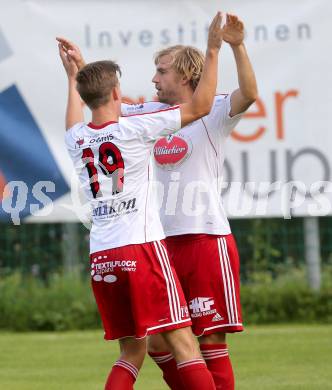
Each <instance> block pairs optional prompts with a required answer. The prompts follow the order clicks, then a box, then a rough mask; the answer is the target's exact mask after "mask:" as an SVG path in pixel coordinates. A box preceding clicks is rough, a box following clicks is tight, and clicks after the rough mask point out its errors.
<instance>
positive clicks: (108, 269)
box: [91, 256, 137, 283]
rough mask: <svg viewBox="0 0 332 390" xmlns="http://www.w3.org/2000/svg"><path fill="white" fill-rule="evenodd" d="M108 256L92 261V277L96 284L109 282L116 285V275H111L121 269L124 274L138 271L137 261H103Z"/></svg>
mask: <svg viewBox="0 0 332 390" xmlns="http://www.w3.org/2000/svg"><path fill="white" fill-rule="evenodd" d="M104 257H105V258H107V256H98V257H95V258H94V259H93V260H92V263H91V276H92V279H93V280H94V281H95V282H101V281H104V282H107V283H114V282H116V281H117V279H118V278H117V276H116V275H110V274H111V273H112V272H115V271H116V269H119V268H120V270H121V271H122V272H135V271H136V263H137V261H136V260H110V261H101V262H100V260H101V259H103V258H104Z"/></svg>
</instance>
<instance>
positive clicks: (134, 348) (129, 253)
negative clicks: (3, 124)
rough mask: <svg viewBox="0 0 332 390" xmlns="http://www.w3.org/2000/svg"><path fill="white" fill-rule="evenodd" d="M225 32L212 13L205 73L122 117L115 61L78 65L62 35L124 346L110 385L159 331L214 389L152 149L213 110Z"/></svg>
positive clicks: (99, 270) (102, 280) (111, 314)
mask: <svg viewBox="0 0 332 390" xmlns="http://www.w3.org/2000/svg"><path fill="white" fill-rule="evenodd" d="M222 36H223V30H222V28H221V14H220V13H218V14H217V15H216V16H215V18H214V19H213V21H212V23H211V25H210V29H209V36H208V44H207V51H206V60H205V65H204V67H203V72H202V75H201V79H200V82H199V84H198V86H197V88H196V90H195V92H194V93H193V95H192V97H191V98H190V99H188V100H187V101H186V102H183V103H181V104H180V105H175V106H172V107H169V108H166V109H163V110H159V111H156V112H154V113H151V114H141V115H132V116H129V117H126V118H120V114H121V90H120V86H119V82H118V74H120V68H119V67H118V65H117V64H115V63H114V62H112V61H98V62H94V63H91V64H88V65H86V66H84V67H83V68H82V69H81V70H80V71H78V68H77V65H76V64H75V61H74V59H73V58H74V55H73V54H75V53H73V52H72V51H70V50H68V46H67V45H66V44H65V42H63V41H61V39H59V41H60V44H59V51H60V56H61V59H62V62H63V65H64V68H65V70H66V73H67V76H68V85H69V92H68V103H67V112H66V129H67V133H66V146H67V149H68V151H69V154H70V157H71V159H72V160H73V163H74V166H75V168H76V170H77V174H78V176H79V179H80V182H81V184H82V186H83V189H84V192H85V195H86V197H87V199H88V200H89V202H90V204H91V207H92V228H91V232H90V264H91V276H92V287H93V291H94V294H95V298H96V301H97V305H98V308H99V311H100V314H101V317H102V321H103V326H104V329H105V339H107V340H112V339H118V340H119V343H120V350H121V357H120V359H119V360H118V361H117V362H116V363H115V364H114V366H113V368H112V370H111V372H110V375H109V377H108V379H107V383H106V387H105V388H106V389H115V390H126V389H132V388H133V383H134V381H135V379H136V376H137V373H138V370H139V369H140V367H141V365H142V363H143V359H144V356H145V349H146V345H145V339H144V338H145V336H147V335H151V334H156V333H161V332H162V339H163V340H164V341H165V342H166V344H167V346H168V348H169V349H170V350H171V352H172V356H174V358H175V360H176V362H177V370H178V374H179V376H180V378H181V384H182V385H183V387H184V388H186V389H193V390H195V389H197V390H201V389H207V390H208V389H215V385H214V382H213V379H212V376H211V374H210V373H209V371H208V370H207V368H206V365H205V363H204V361H203V360H202V359H201V355H200V352H199V349H198V347H197V346H196V343H195V340H194V338H193V336H192V333H191V329H190V324H191V321H190V317H189V313H188V309H187V306H186V302H185V298H184V295H183V292H182V290H181V287H180V285H179V282H178V279H177V276H176V274H175V272H174V270H173V267H172V265H171V264H170V261H169V259H168V254H167V250H166V247H165V245H164V242H163V238H164V237H165V236H164V232H163V229H162V226H161V223H160V220H159V215H158V209H157V207H155V205H154V200H153V195H152V194H150V180H149V157H150V153H151V152H152V149H153V145H154V143H155V141H156V140H157V139H158V138H160V137H161V136H167V135H170V134H172V133H174V132H176V131H177V130H179V129H180V128H181V127H184V126H186V125H188V124H190V123H191V122H193V121H195V120H197V119H199V118H201V117H203V116H204V115H207V114H208V112H209V111H210V110H211V107H212V103H213V98H214V93H215V89H216V83H217V66H218V52H219V50H220V46H221V41H222ZM76 84H77V89H76ZM77 91H78V92H79V94H78V92H77ZM80 97H81V98H82V99H83V101H84V102H85V103H86V104H87V105H88V106H89V108H90V109H91V111H92V122H91V123H89V124H84V123H83V112H82V106H81V100H80Z"/></svg>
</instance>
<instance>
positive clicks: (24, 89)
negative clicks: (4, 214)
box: [0, 0, 332, 222]
mask: <svg viewBox="0 0 332 390" xmlns="http://www.w3.org/2000/svg"><path fill="white" fill-rule="evenodd" d="M0 7H1V8H0V28H1V32H2V34H3V36H4V37H5V39H6V41H7V43H8V44H9V46H10V49H11V51H12V53H11V55H8V57H6V58H4V59H2V60H1V62H0V91H2V90H4V89H5V88H8V87H9V86H10V85H12V84H16V86H17V87H18V89H19V91H20V92H21V94H22V96H23V97H24V99H25V101H26V103H27V105H28V106H29V109H30V111H31V113H32V114H33V116H34V118H35V120H36V121H37V122H38V124H39V126H40V128H41V129H42V131H43V135H44V137H45V139H46V140H47V142H48V144H49V147H50V149H51V152H52V153H53V155H54V157H55V159H56V162H57V164H58V165H59V168H60V170H61V172H62V174H63V176H64V177H65V179H66V181H67V182H68V183H69V184H70V182H71V176H72V172H73V170H72V164H71V162H70V160H69V157H68V155H67V153H66V151H65V148H64V142H63V137H64V112H65V102H66V78H65V74H64V72H63V69H62V65H61V63H60V61H59V58H58V54H57V45H56V42H55V36H57V35H62V36H65V37H68V38H70V39H71V40H73V41H74V42H76V43H77V44H78V45H79V46H80V47H81V49H82V52H83V54H84V56H85V58H86V60H87V61H91V60H97V59H107V58H110V59H114V60H117V61H118V62H119V64H120V65H121V67H122V70H123V77H122V81H121V83H122V89H123V93H124V95H126V96H128V97H130V98H132V99H133V100H135V101H137V100H138V99H139V98H141V99H144V100H151V99H152V97H153V96H154V86H153V84H152V82H151V78H152V76H153V74H154V64H153V53H154V52H155V51H157V50H158V49H160V48H162V47H165V46H169V45H174V44H177V43H183V44H190V45H194V46H197V47H199V48H201V49H204V48H205V40H206V31H207V26H208V24H209V21H210V20H211V18H212V17H213V15H214V14H215V12H216V11H217V10H218V9H220V7H222V10H224V11H227V12H233V13H236V14H237V15H239V16H240V17H241V18H242V19H243V20H244V22H245V26H246V31H247V36H246V46H247V49H248V52H249V55H250V58H251V61H252V63H253V66H254V69H255V72H256V76H257V80H258V86H259V96H260V98H259V101H258V102H257V104H255V105H254V106H253V107H252V108H251V109H250V113H252V116H254V114H255V113H256V117H247V118H244V119H243V120H242V121H241V123H240V125H239V126H238V127H237V128H236V129H235V133H234V134H233V135H232V137H231V138H230V140H229V143H228V151H227V156H228V167H229V168H230V169H227V170H226V171H225V180H227V179H229V180H231V181H236V182H244V181H249V182H255V183H256V189H257V186H258V185H259V183H261V182H271V181H273V182H275V181H280V182H281V183H285V182H288V181H290V180H296V181H301V182H303V183H304V185H305V186H306V187H307V189H309V188H310V185H311V184H312V183H315V182H317V181H320V180H324V181H329V182H331V180H332V179H331V146H332V135H331V130H330V127H331V119H332V118H331V116H332V111H331V107H332V88H331V87H332V83H331V81H332V80H331V79H332V72H331V69H332V56H331V53H330V48H331V47H332V45H331V44H332V31H331V30H332V28H331V25H330V18H329V15H332V3H331V2H330V1H328V0H303V1H300V0H279V1H275V0H271V1H268V0H256V1H253V0H252V1H250V2H249V1H246V0H232V1H227V0H224V1H223V2H220V1H214V0H210V1H202V0H191V1H181V0H168V1H162V0H160V1H156V0H154V1H153V0H145V1H140V0H136V1H135V0H132V1H130V0H121V1H111V0H108V1H99V0H94V1H92V0H91V1H89V0H80V1H78V0H77V1H75V0H66V1H55V0H54V1H48V0H42V1H37V0H30V1H29V0H26V1H17V0H15V1H14V0H8V1H6V0H0ZM236 87H237V75H236V68H235V63H234V60H233V57H232V53H231V51H230V49H229V47H227V45H224V47H223V48H222V51H221V64H220V77H219V86H218V91H219V92H231V91H232V90H233V89H235V88H236ZM86 119H87V120H88V119H89V117H88V115H87V118H86ZM260 128H261V130H260V133H261V134H260V136H258V135H257V134H258V132H259V129H260ZM249 136H252V137H251V138H253V139H252V140H251V141H248V140H247V139H248V137H249ZM255 137H256V138H255ZM244 141H246V142H244ZM4 147H5V145H4ZM298 153H300V155H299V156H297V158H296V157H295V156H296V155H297V154H298ZM246 169H247V175H246ZM273 174H274V177H273ZM250 186H251V185H249V187H248V188H249V189H251V187H250ZM277 187H278V185H277ZM234 188H235V189H236V186H235V187H234ZM263 189H264V188H260V190H261V191H262V192H264V191H263ZM285 191H288V189H287V188H286V189H285V187H282V190H280V191H276V192H275V193H273V194H272V195H271V196H270V197H269V198H268V199H265V200H264V199H261V200H259V201H255V200H254V201H253V200H252V196H250V195H249V192H246V191H245V192H242V197H241V198H240V200H239V198H238V197H237V196H236V194H235V192H236V191H235V192H233V193H232V192H230V191H228V192H227V193H226V194H225V196H224V202H225V205H226V209H227V210H228V213H229V215H230V216H244V217H254V216H282V215H283V216H289V215H288V211H287V210H288V208H287V204H286V205H285V202H284V201H283V200H282V198H283V195H282V193H285ZM331 191H332V188H331V184H330V185H329V186H327V188H326V193H325V194H324V195H321V196H320V198H317V197H316V198H315V199H312V198H310V197H308V198H307V199H302V197H301V196H300V194H299V193H298V192H297V193H295V198H296V199H295V201H294V202H295V203H294V205H293V206H294V208H293V210H292V212H291V213H292V214H293V215H309V214H311V215H312V214H315V215H327V214H331V213H332V211H331V204H332V194H331ZM286 203H287V202H286ZM71 208H72V199H71V196H70V194H67V195H65V196H64V197H62V198H60V199H58V200H57V201H56V202H55V203H54V204H53V205H52V206H48V207H47V210H42V212H41V213H43V214H47V211H48V210H49V211H51V209H52V212H51V214H49V215H48V216H47V217H41V216H39V217H38V213H37V216H34V217H29V218H28V220H30V221H45V222H46V221H64V220H75V219H77V217H76V215H75V213H73V212H72V211H70V209H71ZM285 210H286V211H285Z"/></svg>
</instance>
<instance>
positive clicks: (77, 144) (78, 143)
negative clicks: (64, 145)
mask: <svg viewBox="0 0 332 390" xmlns="http://www.w3.org/2000/svg"><path fill="white" fill-rule="evenodd" d="M83 144H84V138H79V139H78V140H77V141H76V145H75V149H76V148H78V149H79V148H80V147H81V146H82V145H83Z"/></svg>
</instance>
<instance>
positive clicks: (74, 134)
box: [65, 123, 85, 149]
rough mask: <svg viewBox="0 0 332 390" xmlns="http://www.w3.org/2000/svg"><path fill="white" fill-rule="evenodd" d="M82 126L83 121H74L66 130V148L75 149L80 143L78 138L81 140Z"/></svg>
mask: <svg viewBox="0 0 332 390" xmlns="http://www.w3.org/2000/svg"><path fill="white" fill-rule="evenodd" d="M84 126H85V125H84V123H76V124H75V125H74V126H73V127H71V128H70V129H68V130H67V131H66V134H65V144H66V146H67V149H76V148H77V147H78V146H79V144H80V140H82V141H83V136H82V130H83V127H84Z"/></svg>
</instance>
